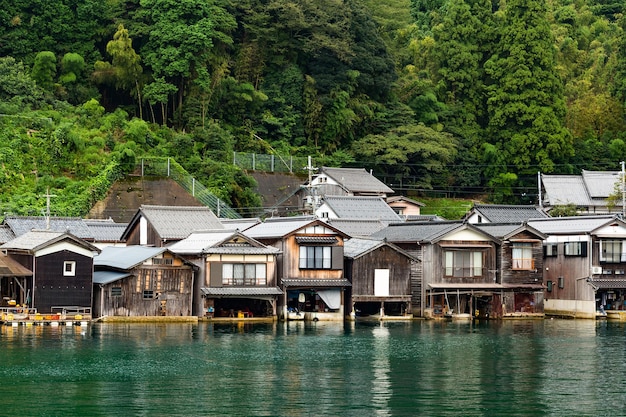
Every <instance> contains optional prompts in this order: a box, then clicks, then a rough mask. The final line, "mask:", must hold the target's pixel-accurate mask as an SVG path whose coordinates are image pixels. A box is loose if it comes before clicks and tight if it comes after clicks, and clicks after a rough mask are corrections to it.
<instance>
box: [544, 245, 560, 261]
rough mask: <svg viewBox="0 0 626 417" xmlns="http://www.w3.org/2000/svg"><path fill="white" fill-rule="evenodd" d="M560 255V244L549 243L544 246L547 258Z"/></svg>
mask: <svg viewBox="0 0 626 417" xmlns="http://www.w3.org/2000/svg"><path fill="white" fill-rule="evenodd" d="M557 255H558V245H557V244H556V243H547V244H546V245H545V246H544V247H543V256H545V257H546V258H549V257H552V256H557Z"/></svg>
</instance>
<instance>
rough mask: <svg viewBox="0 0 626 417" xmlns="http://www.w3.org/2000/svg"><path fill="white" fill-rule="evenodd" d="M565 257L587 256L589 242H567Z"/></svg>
mask: <svg viewBox="0 0 626 417" xmlns="http://www.w3.org/2000/svg"><path fill="white" fill-rule="evenodd" d="M564 249H565V256H581V257H586V256H587V242H565V246H564Z"/></svg>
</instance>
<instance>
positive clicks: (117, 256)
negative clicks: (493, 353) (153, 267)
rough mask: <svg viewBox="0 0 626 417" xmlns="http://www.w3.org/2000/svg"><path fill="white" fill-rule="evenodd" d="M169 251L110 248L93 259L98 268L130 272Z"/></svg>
mask: <svg viewBox="0 0 626 417" xmlns="http://www.w3.org/2000/svg"><path fill="white" fill-rule="evenodd" d="M165 251H167V248H154V247H148V246H139V245H133V246H125V247H119V246H108V247H106V248H104V249H102V252H101V253H100V254H99V255H98V256H96V257H95V258H94V259H93V264H94V266H96V267H110V268H116V269H122V270H129V269H131V268H133V267H135V266H137V265H140V264H142V263H143V262H144V261H146V260H147V259H150V258H153V257H155V256H157V255H160V254H161V253H163V252H165Z"/></svg>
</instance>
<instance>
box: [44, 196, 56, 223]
mask: <svg viewBox="0 0 626 417" xmlns="http://www.w3.org/2000/svg"><path fill="white" fill-rule="evenodd" d="M44 197H46V230H50V197H56V195H55V194H50V188H49V187H48V188H46V194H45V195H44Z"/></svg>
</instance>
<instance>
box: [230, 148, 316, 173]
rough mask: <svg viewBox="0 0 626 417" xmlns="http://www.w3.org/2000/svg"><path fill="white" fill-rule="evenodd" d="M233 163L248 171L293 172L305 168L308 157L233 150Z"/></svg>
mask: <svg viewBox="0 0 626 417" xmlns="http://www.w3.org/2000/svg"><path fill="white" fill-rule="evenodd" d="M233 165H235V166H237V167H239V168H241V169H245V170H248V171H266V172H289V173H294V172H302V171H303V170H305V169H306V167H307V165H308V157H306V156H280V155H268V154H258V153H245V152H233Z"/></svg>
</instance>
